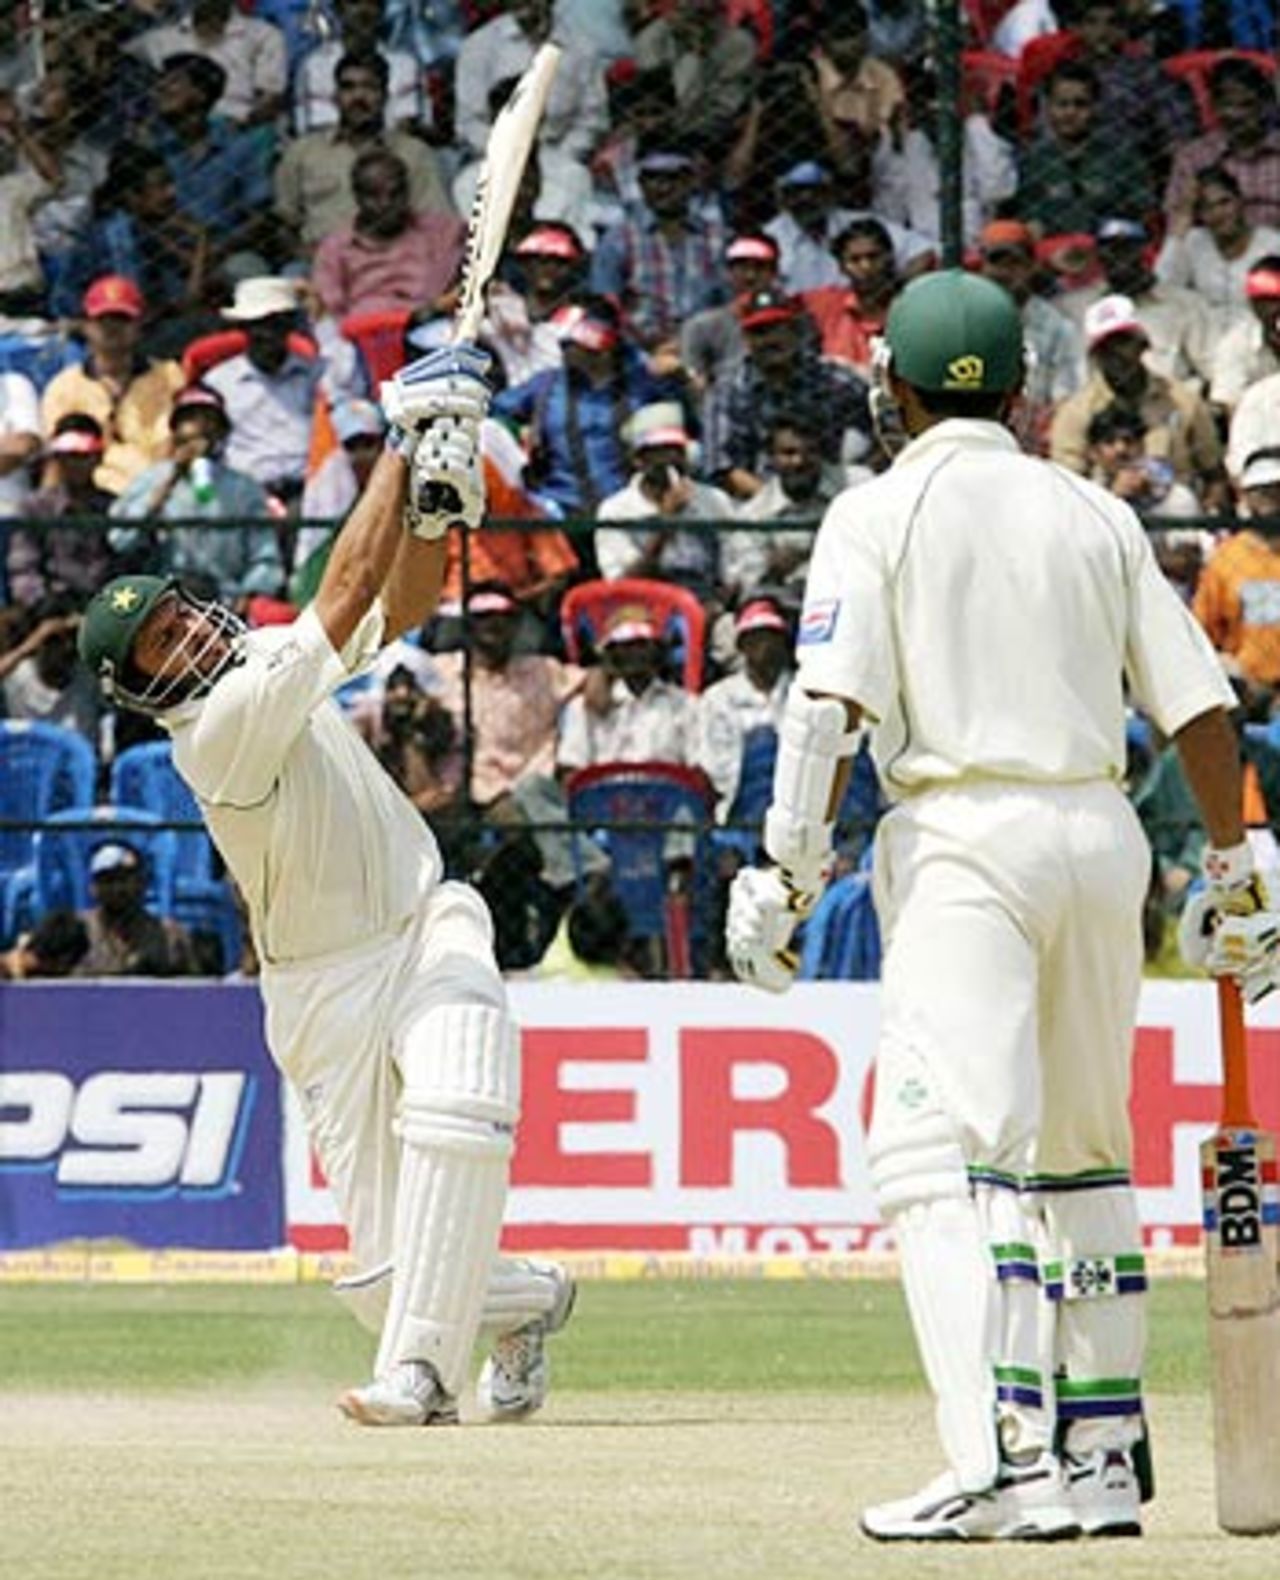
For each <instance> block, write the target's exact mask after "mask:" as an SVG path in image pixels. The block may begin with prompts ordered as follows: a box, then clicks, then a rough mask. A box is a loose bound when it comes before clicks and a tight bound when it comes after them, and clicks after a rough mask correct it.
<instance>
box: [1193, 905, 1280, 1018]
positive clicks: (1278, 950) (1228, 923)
mask: <svg viewBox="0 0 1280 1580" xmlns="http://www.w3.org/2000/svg"><path fill="white" fill-rule="evenodd" d="M1205 965H1206V966H1207V968H1208V970H1209V971H1210V972H1211V973H1212V975H1214V976H1215V977H1235V979H1236V980H1237V981H1238V982H1239V984H1240V991H1241V993H1243V994H1244V998H1245V1002H1246V1003H1249V1004H1256V1003H1257V1002H1258V1000H1259V999H1260V998H1266V996H1267V994H1268V993H1270V992H1271V991H1272V989H1273V988H1275V987H1277V986H1280V915H1277V914H1276V912H1275V911H1255V912H1254V913H1253V915H1252V916H1224V917H1223V918H1222V919H1221V921H1219V923H1218V925H1217V927H1215V928H1214V932H1213V942H1212V943H1211V944H1210V946H1209V956H1208V959H1207V960H1206V961H1205Z"/></svg>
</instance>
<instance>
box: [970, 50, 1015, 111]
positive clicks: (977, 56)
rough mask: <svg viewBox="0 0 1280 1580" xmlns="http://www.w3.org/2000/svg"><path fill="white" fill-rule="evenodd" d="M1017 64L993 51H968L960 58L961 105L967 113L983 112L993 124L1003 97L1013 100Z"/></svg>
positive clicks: (1006, 56)
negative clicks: (1006, 95) (1006, 96)
mask: <svg viewBox="0 0 1280 1580" xmlns="http://www.w3.org/2000/svg"><path fill="white" fill-rule="evenodd" d="M1017 88H1018V63H1017V61H1016V60H1012V59H1011V58H1010V57H1009V56H1008V55H1001V54H1000V53H999V52H998V51H997V50H993V49H966V50H963V51H962V52H961V55H960V102H961V104H962V106H963V109H964V113H966V114H969V113H975V112H981V113H982V114H984V115H986V116H987V117H988V118H989V119H991V120H994V119H995V116H996V112H997V111H998V110H999V108H1000V100H1001V97H1002V96H1003V95H1005V94H1008V95H1009V97H1010V98H1013V97H1014V96H1015V95H1016V93H1017Z"/></svg>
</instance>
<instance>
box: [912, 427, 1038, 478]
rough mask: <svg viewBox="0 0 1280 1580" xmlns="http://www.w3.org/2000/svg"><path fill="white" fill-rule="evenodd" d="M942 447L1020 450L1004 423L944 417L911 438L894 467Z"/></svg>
mask: <svg viewBox="0 0 1280 1580" xmlns="http://www.w3.org/2000/svg"><path fill="white" fill-rule="evenodd" d="M943 445H965V446H973V445H989V446H990V447H991V448H992V449H996V450H1012V451H1015V452H1019V451H1020V446H1019V444H1018V441H1017V440H1016V439H1015V438H1014V437H1013V435H1012V434H1011V433H1010V432H1009V430H1008V429H1007V428H1006V427H1005V426H1004V424H1003V423H999V422H987V421H985V420H980V419H978V418H974V417H946V418H944V419H943V420H942V421H941V422H936V423H934V425H933V427H932V428H926V429H925V431H924V432H923V433H922V434H919V435H918V436H917V437H916V438H914V439H912V441H911V443H910V444H909V445H907V447H906V449H905V450H903V451H902V453H901V454H900V455H899V456H898V458H897V459H896V460H895V461H894V463H893V464H894V466H895V467H897V466H902V465H903V464H904V463H905V462H909V461H914V460H915V459H916V458H917V457H918V456H922V455H929V454H932V452H933V451H934V450H936V449H940V448H941V447H942V446H943Z"/></svg>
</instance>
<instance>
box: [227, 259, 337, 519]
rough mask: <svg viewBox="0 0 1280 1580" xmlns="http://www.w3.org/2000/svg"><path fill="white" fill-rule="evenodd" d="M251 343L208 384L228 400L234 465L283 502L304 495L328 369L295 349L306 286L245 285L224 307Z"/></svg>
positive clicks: (272, 279)
mask: <svg viewBox="0 0 1280 1580" xmlns="http://www.w3.org/2000/svg"><path fill="white" fill-rule="evenodd" d="M222 316H223V318H225V319H226V321H227V322H228V324H231V325H234V326H235V327H237V328H239V329H243V330H244V331H245V333H246V335H247V337H248V344H247V346H246V347H245V349H244V351H242V352H241V353H240V354H239V355H238V356H234V357H229V358H228V359H227V360H226V361H225V362H219V363H218V364H217V366H216V367H213V368H211V369H210V370H209V372H208V373H207V374H206V375H205V379H204V382H205V383H206V384H207V385H208V387H209V388H210V389H211V390H213V391H214V392H215V394H217V395H218V396H220V397H221V399H222V403H223V406H224V408H225V410H226V414H227V419H228V421H229V422H230V424H231V434H230V437H229V438H228V441H227V447H226V461H227V464H228V465H229V466H232V467H234V468H235V469H236V470H237V471H239V472H247V473H248V475H249V476H250V477H252V478H256V479H257V481H258V482H259V483H260V484H261V485H262V487H263V488H265V489H266V491H267V492H268V493H269V494H274V495H275V497H276V498H277V499H279V500H280V501H281V502H282V503H283V504H285V505H286V506H287V505H291V504H295V503H296V502H297V501H298V499H299V498H300V496H301V494H302V486H303V480H304V478H305V475H306V467H307V452H308V449H309V448H310V444H311V424H312V419H313V414H314V411H315V405H316V396H317V392H318V391H319V388H320V381H321V374H322V371H323V365H322V364H321V362H320V361H319V360H318V359H317V358H316V357H314V356H312V357H308V356H304V355H302V354H301V352H300V351H298V350H295V349H294V346H293V345H292V344H291V343H290V340H291V336H292V335H293V334H294V331H295V330H297V329H298V328H299V327H300V324H301V316H300V297H299V283H298V281H296V280H291V279H285V278H283V277H280V276H275V275H255V276H253V277H252V278H250V279H247V280H241V281H240V282H239V283H238V284H237V286H236V288H235V298H234V300H233V301H232V304H231V306H230V307H227V308H224V309H223V313H222Z"/></svg>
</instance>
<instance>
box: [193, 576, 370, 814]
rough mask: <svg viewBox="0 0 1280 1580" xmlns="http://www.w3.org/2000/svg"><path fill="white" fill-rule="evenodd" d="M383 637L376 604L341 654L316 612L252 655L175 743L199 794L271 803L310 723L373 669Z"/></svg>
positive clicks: (234, 802)
mask: <svg viewBox="0 0 1280 1580" xmlns="http://www.w3.org/2000/svg"><path fill="white" fill-rule="evenodd" d="M382 630H383V614H382V607H381V605H380V604H377V603H375V604H374V606H373V608H372V609H370V611H369V613H368V614H367V615H365V617H364V619H363V620H362V621H361V622H360V624H359V625H358V626H357V627H356V630H355V632H354V633H353V634H352V637H351V639H350V641H349V642H348V643H347V644H346V646H345V647H344V648H343V649H342V651H341V652H340V653H339V652H336V651H335V650H334V648H333V645H332V644H331V643H330V641H329V638H328V636H327V635H326V634H325V629H324V627H323V626H322V625H321V623H320V617H319V616H318V615H317V614H316V612H315V607H314V605H311V606H309V607H308V608H307V609H305V610H304V611H303V612H302V614H301V615H299V617H298V619H297V620H296V621H295V622H294V624H293V625H292V626H290V627H289V629H288V633H287V636H286V637H285V639H284V640H283V641H281V642H280V643H279V644H278V645H276V646H272V647H269V648H266V649H264V650H256V651H251V652H250V653H249V655H248V656H247V658H246V659H245V661H244V662H243V663H242V664H240V665H239V666H238V667H237V668H235V669H233V670H232V671H231V672H230V673H229V674H228V675H227V676H226V677H225V678H224V679H223V680H221V681H220V682H219V683H218V685H217V686H216V687H215V688H214V690H213V691H212V692H211V693H210V695H209V697H208V698H207V700H206V701H205V703H204V705H203V707H202V708H201V710H200V713H199V715H198V717H197V718H196V719H195V720H194V722H193V723H192V725H191V726H190V728H189V729H186V730H183V731H181V732H180V733H179V734H178V735H177V736H176V738H175V741H174V756H175V758H176V760H177V762H178V765H179V768H180V769H181V771H182V774H183V777H184V778H186V779H187V781H188V783H189V784H190V785H191V786H192V788H193V789H194V790H195V792H196V794H197V795H198V796H199V797H200V798H201V799H202V800H204V801H210V802H215V803H221V804H224V805H227V804H229V805H232V806H241V807H248V806H254V805H257V804H258V803H259V802H261V801H263V800H265V799H266V797H267V796H268V795H269V794H270V793H271V791H272V789H273V788H274V786H275V784H276V781H277V780H278V779H279V777H280V774H281V771H282V769H283V767H284V762H285V758H286V757H287V756H288V754H289V752H290V751H291V750H292V748H293V746H294V743H295V742H296V741H297V739H298V737H299V736H300V735H301V734H302V732H303V730H304V729H305V728H306V726H307V721H308V720H309V719H310V717H311V715H312V714H313V713H314V712H315V710H316V708H318V707H319V706H320V704H321V703H322V702H324V701H325V699H326V698H327V697H328V696H329V694H330V693H331V692H332V691H335V690H336V689H337V688H338V687H339V686H341V685H342V684H343V683H344V681H347V680H349V679H350V678H351V676H352V675H353V674H355V673H356V672H357V671H359V670H360V669H362V668H364V667H365V665H366V664H368V663H370V662H371V661H372V659H373V657H374V656H375V654H376V653H377V650H378V646H379V644H380V642H381V639H382Z"/></svg>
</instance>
